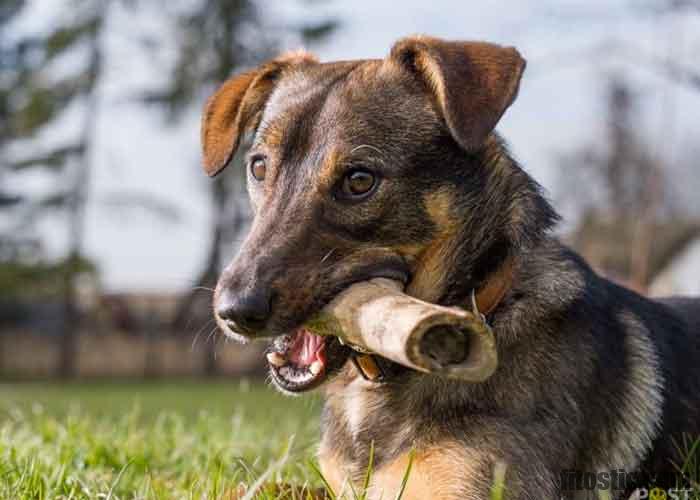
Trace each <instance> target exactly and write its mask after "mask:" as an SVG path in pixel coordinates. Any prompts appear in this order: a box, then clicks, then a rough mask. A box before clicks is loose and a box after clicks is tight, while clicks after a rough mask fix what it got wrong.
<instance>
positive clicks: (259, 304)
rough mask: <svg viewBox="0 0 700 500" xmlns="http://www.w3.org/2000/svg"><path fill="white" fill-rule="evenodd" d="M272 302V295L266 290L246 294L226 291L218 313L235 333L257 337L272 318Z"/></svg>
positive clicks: (221, 297) (220, 296)
mask: <svg viewBox="0 0 700 500" xmlns="http://www.w3.org/2000/svg"><path fill="white" fill-rule="evenodd" d="M270 302H271V301H270V294H269V293H267V292H265V291H264V290H254V291H247V292H245V293H232V292H231V291H228V290H225V291H223V292H222V293H221V294H220V295H219V298H218V303H217V305H216V313H217V315H218V316H219V317H220V318H221V319H223V320H224V321H226V323H228V325H229V327H230V328H231V330H233V331H234V332H236V333H240V334H244V335H255V334H256V333H257V332H259V331H260V330H262V329H263V328H264V327H265V324H266V323H267V319H268V318H269V317H270V309H271V307H270Z"/></svg>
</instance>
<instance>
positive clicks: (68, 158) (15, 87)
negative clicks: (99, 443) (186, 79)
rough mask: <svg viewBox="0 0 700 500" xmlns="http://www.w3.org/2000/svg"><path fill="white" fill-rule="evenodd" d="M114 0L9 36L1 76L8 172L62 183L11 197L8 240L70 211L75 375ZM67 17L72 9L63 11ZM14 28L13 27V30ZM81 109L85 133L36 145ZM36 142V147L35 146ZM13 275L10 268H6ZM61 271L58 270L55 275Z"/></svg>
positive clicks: (13, 11)
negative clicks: (77, 58)
mask: <svg viewBox="0 0 700 500" xmlns="http://www.w3.org/2000/svg"><path fill="white" fill-rule="evenodd" d="M109 4H110V1H109V0H84V1H82V2H75V3H73V4H72V5H71V6H72V7H73V8H72V9H71V15H70V16H65V15H64V16H63V17H62V19H61V21H60V22H57V23H54V25H53V26H52V27H51V28H50V29H49V30H48V32H46V33H41V34H36V33H32V34H30V35H24V36H22V35H21V34H18V33H14V35H15V36H14V38H13V39H9V36H5V37H3V38H2V40H1V42H2V47H1V48H0V51H1V52H2V55H3V61H7V62H4V63H3V66H5V65H6V67H3V74H2V78H1V79H0V113H2V118H3V120H2V121H1V123H2V125H0V128H2V144H0V146H4V147H3V149H2V153H3V154H2V155H1V156H0V160H1V161H2V168H3V171H5V173H7V172H13V173H20V172H24V171H28V170H43V171H47V172H50V173H51V174H52V175H54V176H55V177H56V182H54V183H53V185H54V186H56V188H55V189H54V190H53V191H52V192H49V193H48V194H44V195H42V196H39V197H36V196H30V195H27V196H16V195H10V196H7V195H5V196H3V198H4V199H5V200H7V199H8V198H9V199H10V200H11V201H13V203H6V204H5V206H6V207H9V206H12V209H13V210H20V211H21V213H20V214H17V215H16V217H15V219H16V221H17V222H16V223H15V224H14V225H13V226H10V227H9V228H8V229H7V231H6V234H3V240H8V239H9V236H8V235H17V234H23V232H24V231H25V230H26V228H27V226H29V225H30V224H31V223H32V222H33V221H34V220H35V219H36V218H37V217H39V216H40V215H43V214H45V213H47V212H49V211H50V212H53V213H55V212H56V210H61V211H63V212H64V213H65V214H67V218H66V220H67V223H68V245H69V249H68V252H67V257H66V259H65V262H63V263H61V264H59V265H57V266H54V267H52V268H51V269H54V270H55V271H56V273H58V274H60V277H61V281H62V285H61V286H59V287H58V290H60V293H61V294H62V296H63V303H64V317H63V321H61V325H60V328H61V332H60V333H61V360H60V367H59V371H60V374H61V375H63V376H71V375H73V373H74V370H75V352H76V332H77V327H78V323H79V317H78V314H77V312H76V295H77V290H76V288H77V278H78V276H79V274H80V273H81V272H82V271H83V270H84V269H85V260H84V258H83V256H82V244H83V233H84V213H85V202H86V197H87V187H88V185H89V173H90V165H91V154H92V151H93V146H94V139H95V137H94V134H95V120H96V119H97V114H98V105H99V94H98V81H99V77H100V73H101V71H102V68H103V48H102V37H103V31H104V26H105V19H106V17H107V15H108V10H109ZM24 7H26V5H25V2H23V1H18V0H9V1H7V0H5V1H3V3H2V5H1V6H0V23H3V24H7V23H9V22H10V21H11V20H12V18H14V17H16V16H17V15H19V14H20V13H22V9H23V8H24ZM60 12H62V13H64V14H65V12H64V11H60ZM8 31H9V30H8ZM81 51H82V53H83V54H85V57H84V58H83V59H84V62H83V64H81V65H79V67H78V69H77V70H75V71H70V72H68V74H67V75H63V74H60V73H61V72H56V73H59V75H58V76H56V74H55V73H54V71H52V70H55V66H56V64H57V61H59V60H61V59H62V58H64V57H67V56H69V55H73V54H75V53H81ZM74 104H77V105H78V106H80V107H81V110H82V115H83V120H82V124H81V128H80V132H79V134H77V136H76V137H72V138H70V139H68V140H67V141H65V142H63V143H61V144H59V145H55V146H52V147H50V148H48V149H44V148H42V145H41V144H40V143H41V141H39V144H36V141H37V136H38V135H39V134H40V132H42V131H43V130H44V129H45V128H47V127H49V126H51V125H52V124H53V123H55V122H56V121H58V120H59V119H60V118H61V117H62V116H63V113H64V112H65V111H66V110H67V108H68V107H69V106H70V105H74ZM13 141H16V142H23V143H24V144H25V147H22V148H16V149H19V150H22V151H25V152H26V151H30V154H29V155H26V156H19V155H18V153H16V152H13V153H11V154H10V153H8V152H7V145H8V144H9V143H10V142H13ZM27 144H31V147H27ZM14 265H16V266H18V269H17V270H16V271H17V272H15V273H14V274H13V273H9V275H10V276H15V277H16V278H17V279H19V278H21V277H24V278H29V277H32V276H34V277H36V276H37V273H33V272H28V271H27V269H25V267H23V266H24V264H23V263H21V262H20V263H16V264H14ZM6 274H7V273H6ZM53 275H54V276H56V274H53Z"/></svg>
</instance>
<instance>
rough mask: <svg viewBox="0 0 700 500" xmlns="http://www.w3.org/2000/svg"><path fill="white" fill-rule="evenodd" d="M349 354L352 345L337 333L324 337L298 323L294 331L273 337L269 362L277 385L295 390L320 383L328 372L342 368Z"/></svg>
mask: <svg viewBox="0 0 700 500" xmlns="http://www.w3.org/2000/svg"><path fill="white" fill-rule="evenodd" d="M349 356H350V349H349V348H347V347H346V346H344V345H342V344H341V343H340V342H339V341H338V339H337V338H336V337H322V336H320V335H316V334H313V333H311V332H310V331H309V330H307V329H306V328H304V327H299V328H297V329H296V330H294V331H293V332H292V333H291V334H287V335H282V336H280V337H277V338H276V339H274V340H273V341H272V344H270V347H269V348H268V350H267V363H268V365H269V367H270V376H271V377H272V381H273V382H274V383H275V385H276V386H277V387H278V388H280V389H281V390H283V391H286V392H290V393H296V392H304V391H309V390H311V389H314V388H316V387H318V386H319V385H320V384H321V383H323V381H325V380H326V378H328V375H329V374H330V373H332V372H333V371H335V370H337V369H339V368H340V367H341V366H342V365H343V364H345V362H346V361H347V359H348V357H349Z"/></svg>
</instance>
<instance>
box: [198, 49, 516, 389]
mask: <svg viewBox="0 0 700 500" xmlns="http://www.w3.org/2000/svg"><path fill="white" fill-rule="evenodd" d="M524 68H525V61H524V60H523V59H522V58H521V57H520V55H519V54H518V52H517V51H516V50H515V49H513V48H504V47H500V46H497V45H492V44H488V43H480V42H447V41H442V40H438V39H434V38H427V37H412V38H407V39H404V40H401V41H399V42H398V43H397V44H396V45H395V46H394V47H393V48H392V50H391V53H390V55H389V56H388V57H387V58H386V59H383V60H361V61H349V62H334V63H328V64H321V63H319V62H317V61H316V60H315V59H314V58H312V57H311V56H309V55H308V54H305V53H293V54H288V55H286V56H283V57H281V58H278V59H275V60H272V61H270V62H268V63H266V64H264V65H262V66H261V67H259V68H258V69H255V70H253V71H250V72H248V73H244V74H242V75H239V76H236V77H234V78H232V79H231V80H229V81H227V82H226V83H225V84H224V85H223V86H222V87H221V88H220V89H219V91H218V92H217V93H216V94H215V95H214V96H212V98H211V99H210V100H209V102H208V104H207V107H206V110H205V114H204V119H203V127H202V142H203V149H204V166H205V170H206V172H207V173H208V174H209V175H212V176H213V175H216V174H217V173H219V172H220V171H221V170H222V169H223V168H225V167H226V166H227V165H228V164H229V163H240V164H241V165H240V168H245V169H246V170H247V182H248V191H249V195H250V199H251V202H252V206H253V210H254V214H255V218H254V221H253V224H252V227H251V230H250V233H249V234H248V236H247V238H246V240H245V242H244V243H243V245H242V247H241V248H240V251H239V252H238V255H237V256H236V258H235V259H234V260H233V262H231V264H230V265H229V266H228V267H227V268H226V269H225V271H224V272H223V274H222V276H221V278H220V280H219V283H218V286H217V290H216V293H215V305H214V309H215V314H216V317H217V320H218V322H219V325H220V326H221V328H222V329H223V330H224V331H225V332H226V333H227V334H228V335H230V336H233V337H237V338H263V337H269V338H273V339H275V340H274V341H273V347H272V349H271V353H270V354H269V355H268V359H269V360H270V363H271V369H272V375H273V380H274V381H275V382H277V384H278V386H280V387H281V388H282V389H285V390H288V391H301V390H305V389H308V388H311V387H313V386H315V385H317V384H318V383H319V382H320V381H322V380H323V379H324V378H325V376H326V375H327V374H328V373H330V372H332V371H333V370H334V369H336V368H337V367H339V366H340V365H342V364H343V363H344V362H345V361H346V360H347V350H346V349H345V348H344V347H342V346H341V345H340V344H339V343H338V342H337V340H335V339H333V340H326V339H321V338H320V337H316V336H313V335H311V334H310V333H309V332H307V331H306V330H304V329H303V328H300V325H302V324H303V323H304V321H305V320H307V319H308V318H309V317H310V315H312V314H314V313H315V312H317V311H318V310H319V309H320V308H321V307H323V306H324V305H325V304H326V303H327V302H329V301H330V300H331V299H332V298H333V297H334V296H335V295H336V294H337V293H338V292H339V291H341V290H342V289H344V288H345V287H347V286H348V285H350V284H352V283H354V282H357V281H364V280H367V279H370V278H372V277H379V276H381V277H388V278H392V279H397V280H401V281H403V282H405V283H406V285H407V290H408V292H409V293H411V294H413V295H415V296H417V297H419V298H422V299H425V300H430V301H434V302H439V301H441V302H450V301H452V302H454V301H456V300H458V299H460V298H463V294H464V293H467V291H466V290H467V288H468V287H470V286H475V285H476V284H478V281H479V280H480V279H483V277H484V276H483V275H484V273H486V272H488V270H489V268H491V267H493V266H494V265H496V264H497V263H498V261H500V260H502V259H503V258H505V257H506V256H507V255H506V254H507V253H508V251H509V248H510V246H511V245H512V244H513V241H514V240H515V239H517V238H518V237H520V236H522V235H521V234H520V233H522V231H520V229H519V226H518V227H515V226H516V225H517V224H519V223H524V222H525V221H524V219H526V218H527V217H526V215H525V214H524V213H523V212H526V211H525V210H523V207H522V206H520V205H519V204H518V203H519V202H517V200H514V198H517V196H515V194H514V193H516V192H517V188H518V186H517V185H516V184H517V183H518V182H517V181H516V180H512V179H509V178H508V175H507V173H506V172H498V170H499V169H501V170H503V168H502V167H501V166H499V160H498V154H497V152H498V151H501V149H502V148H501V146H500V143H498V139H497V138H496V137H495V136H494V135H493V134H492V131H493V129H494V127H495V125H496V123H497V122H498V120H499V119H500V117H501V115H502V114H503V112H504V111H505V110H506V108H507V107H508V106H509V105H510V104H511V103H512V102H513V100H514V98H515V96H516V94H517V92H518V86H519V82H520V78H521V75H522V73H523V70H524ZM237 160H242V161H237ZM237 167H238V166H237ZM486 213H488V214H489V215H488V216H486V215H485V214H486ZM487 226H491V227H489V228H487ZM465 259H466V260H465ZM457 268H459V273H458V272H456V270H457Z"/></svg>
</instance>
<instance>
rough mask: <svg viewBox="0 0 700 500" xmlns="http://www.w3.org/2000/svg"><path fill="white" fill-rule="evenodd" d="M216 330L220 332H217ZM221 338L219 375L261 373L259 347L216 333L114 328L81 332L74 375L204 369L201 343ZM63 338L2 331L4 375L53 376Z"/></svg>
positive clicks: (164, 373) (138, 374)
mask: <svg viewBox="0 0 700 500" xmlns="http://www.w3.org/2000/svg"><path fill="white" fill-rule="evenodd" d="M216 335H219V334H218V333H217V334H216ZM205 341H206V342H213V341H216V342H217V348H216V363H217V374H218V375H220V376H240V375H256V374H261V373H260V370H261V367H262V366H263V363H262V362H261V359H262V353H261V347H260V346H258V345H246V346H241V345H234V344H232V343H230V342H223V341H222V340H221V339H219V338H218V337H213V338H210V339H208V340H207V339H203V338H202V339H198V340H197V341H194V342H193V338H192V337H187V336H174V335H172V334H170V333H168V334H165V333H163V334H157V333H155V332H154V333H153V334H152V335H148V336H141V335H133V334H130V333H127V332H119V331H113V332H109V333H106V334H99V335H95V334H93V333H92V332H88V331H80V332H79V335H78V339H77V344H76V345H77V352H76V358H75V360H76V363H75V371H74V373H75V375H76V376H78V377H164V376H199V375H205V374H206V366H205V365H206V359H205V357H204V356H203V355H201V350H202V349H203V348H202V344H201V343H203V342H205ZM60 363H61V346H60V337H54V336H47V335H45V334H42V333H38V332H36V331H29V330H21V329H17V330H14V329H13V330H5V331H3V333H2V334H0V375H1V376H2V377H7V378H49V377H52V376H54V375H55V374H56V373H57V372H58V371H59V369H60Z"/></svg>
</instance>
